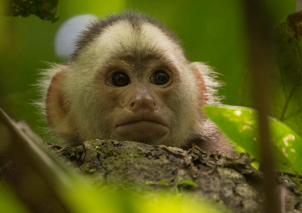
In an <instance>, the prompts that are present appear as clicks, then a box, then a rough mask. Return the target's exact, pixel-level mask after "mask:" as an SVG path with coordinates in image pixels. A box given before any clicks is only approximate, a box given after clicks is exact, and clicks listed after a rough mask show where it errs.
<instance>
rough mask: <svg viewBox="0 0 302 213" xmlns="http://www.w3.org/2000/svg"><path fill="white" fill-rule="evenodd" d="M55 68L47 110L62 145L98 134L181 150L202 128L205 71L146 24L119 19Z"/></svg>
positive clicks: (96, 136)
mask: <svg viewBox="0 0 302 213" xmlns="http://www.w3.org/2000/svg"><path fill="white" fill-rule="evenodd" d="M55 69H56V70H57V71H56V74H55V77H54V78H53V80H52V82H51V83H50V86H49V89H48V94H47V98H46V114H47V118H48V122H49V124H50V126H51V127H52V129H53V130H54V131H55V132H56V133H58V134H59V135H62V137H64V138H66V140H67V141H68V142H71V143H74V144H75V143H78V142H83V141H85V140H89V139H95V138H100V139H116V140H123V141H130V140H133V141H139V142H144V143H149V144H157V145H159V144H163V145H169V146H178V147H181V146H184V145H185V143H186V142H187V141H188V140H190V139H192V138H194V137H196V135H201V134H202V132H203V129H204V123H205V120H206V117H205V115H204V113H203V112H202V106H203V105H204V104H206V101H207V98H208V97H207V89H210V88H211V85H210V86H209V85H206V83H205V80H206V81H208V82H210V81H211V79H210V78H209V77H208V76H206V77H205V78H204V77H203V76H204V75H207V74H208V73H207V72H209V68H208V67H207V66H205V65H203V64H201V63H196V62H195V63H191V62H189V61H188V60H187V59H186V58H185V56H184V54H183V51H182V49H181V47H180V46H179V45H178V44H177V43H176V42H175V41H174V40H173V39H171V38H170V37H169V36H167V35H166V34H165V32H164V31H163V30H161V29H160V28H158V27H156V26H155V25H153V24H151V23H149V22H142V23H141V24H140V25H139V26H138V27H134V26H133V25H132V24H131V23H130V22H129V21H128V20H120V21H117V22H115V23H113V24H112V25H110V26H108V27H106V28H105V29H104V30H103V32H102V33H101V34H100V35H98V36H96V37H95V38H94V39H93V40H92V41H91V42H89V43H88V45H87V46H85V47H83V48H82V49H81V50H80V51H79V53H78V56H77V59H76V60H74V61H71V62H70V63H69V64H68V66H64V67H62V66H58V67H57V68H55ZM214 86H215V85H214ZM69 136H70V137H69ZM71 140H75V141H74V142H72V141H71Z"/></svg>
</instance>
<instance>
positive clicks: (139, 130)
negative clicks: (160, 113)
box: [115, 121, 169, 144]
mask: <svg viewBox="0 0 302 213" xmlns="http://www.w3.org/2000/svg"><path fill="white" fill-rule="evenodd" d="M168 132H169V128H168V127H167V126H164V125H162V124H159V123H155V122H151V121H138V122H133V123H127V124H123V125H121V126H117V127H116V128H115V134H116V135H117V136H118V137H117V139H118V140H124V141H138V142H142V143H147V144H157V143H156V141H159V140H160V139H162V138H163V137H164V136H165V135H167V134H168Z"/></svg>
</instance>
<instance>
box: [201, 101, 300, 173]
mask: <svg viewBox="0 0 302 213" xmlns="http://www.w3.org/2000/svg"><path fill="white" fill-rule="evenodd" d="M204 111H205V113H206V114H207V116H208V117H209V118H210V119H211V120H212V121H213V122H214V123H216V125H217V126H218V127H219V128H220V129H221V131H222V132H224V133H225V134H226V135H227V137H228V138H229V139H231V140H232V141H233V142H235V143H236V144H237V145H238V146H240V147H242V148H243V149H244V150H246V151H247V152H249V153H251V154H252V155H253V156H254V157H255V158H257V159H260V157H259V150H258V144H257V143H258V141H259V135H258V123H257V122H258V121H257V112H256V111H255V110H253V109H251V108H247V107H238V106H236V107H235V106H227V105H220V106H205V107H204ZM269 125H270V130H271V141H272V142H273V150H274V154H275V158H276V161H277V165H276V166H277V169H278V170H285V171H290V172H294V173H296V174H298V173H301V172H302V160H301V158H302V140H301V138H300V136H299V135H298V134H296V133H295V132H294V131H293V130H292V129H291V128H289V127H288V126H286V125H285V124H283V123H282V122H280V121H278V120H276V119H274V118H269Z"/></svg>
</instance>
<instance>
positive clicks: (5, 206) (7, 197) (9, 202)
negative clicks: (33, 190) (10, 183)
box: [0, 185, 29, 213]
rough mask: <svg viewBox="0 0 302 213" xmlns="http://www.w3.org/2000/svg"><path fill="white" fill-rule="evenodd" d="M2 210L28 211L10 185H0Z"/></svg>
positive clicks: (0, 207)
mask: <svg viewBox="0 0 302 213" xmlns="http://www.w3.org/2000/svg"><path fill="white" fill-rule="evenodd" d="M0 212H3V213H28V212H29V211H28V210H27V209H26V208H25V206H24V205H23V204H22V202H21V201H20V200H19V199H18V198H17V197H16V195H14V193H13V191H12V190H10V189H9V188H8V187H6V186H5V187H4V186H3V185H0Z"/></svg>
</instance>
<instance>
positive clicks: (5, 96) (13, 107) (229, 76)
mask: <svg viewBox="0 0 302 213" xmlns="http://www.w3.org/2000/svg"><path fill="white" fill-rule="evenodd" d="M267 3H268V4H269V8H270V10H271V13H272V19H273V20H272V21H273V22H274V24H277V22H279V21H280V20H281V19H283V18H284V17H285V16H287V15H288V14H290V13H293V12H295V1H294V0H287V1H284V0H274V1H272V0H269V1H267ZM1 8H2V11H4V12H5V6H4V5H3V2H2V3H0V10H1ZM127 9H132V10H138V11H141V12H144V13H147V14H149V15H151V16H153V17H155V18H156V19H158V20H159V21H161V22H163V23H165V24H166V25H167V26H168V28H169V29H171V30H172V31H174V32H175V33H176V34H177V35H178V36H179V38H180V39H181V40H182V43H183V47H184V49H185V51H186V53H187V56H188V58H189V59H190V60H192V61H203V62H206V63H208V64H209V65H210V66H212V67H214V69H215V71H217V72H218V73H221V74H222V75H220V76H219V79H220V80H221V81H222V82H224V83H225V86H224V87H223V89H222V90H221V95H223V96H225V99H224V100H223V103H225V104H230V105H237V104H238V88H239V86H240V81H241V78H242V76H243V73H244V71H245V70H246V69H247V63H246V61H247V60H246V59H247V53H246V39H245V38H246V35H245V34H244V22H243V17H242V16H243V11H242V8H241V1H240V0H229V1H225V0H216V1H211V0H173V1H172V0H166V1H161V0H153V1H142V0H111V1H93V0H85V1H70V0H69V1H59V4H58V13H57V16H59V17H60V19H59V21H57V22H56V23H54V24H53V23H51V22H49V21H42V20H40V19H39V18H38V17H35V16H30V17H27V18H19V17H5V16H1V17H0V35H1V41H0V107H2V108H4V110H5V111H7V112H8V114H9V115H10V116H11V117H12V118H14V119H15V120H26V121H27V122H28V123H29V124H30V126H31V127H32V128H33V129H34V130H35V131H38V132H40V130H39V128H38V127H39V126H41V124H40V123H39V122H38V120H39V115H38V112H37V110H36V109H35V108H34V107H33V106H32V105H31V103H32V102H33V101H34V100H37V98H38V96H37V91H36V88H35V87H33V85H34V84H35V83H36V81H37V78H38V74H39V70H40V69H45V68H48V65H47V64H46V63H45V62H63V61H60V59H59V58H57V57H56V55H55V52H54V38H55V34H56V31H57V30H58V28H59V27H60V25H61V24H62V23H64V21H66V20H67V19H69V18H71V17H73V16H75V15H79V14H95V15H97V16H103V15H105V14H108V13H115V12H119V11H122V10H127Z"/></svg>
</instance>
